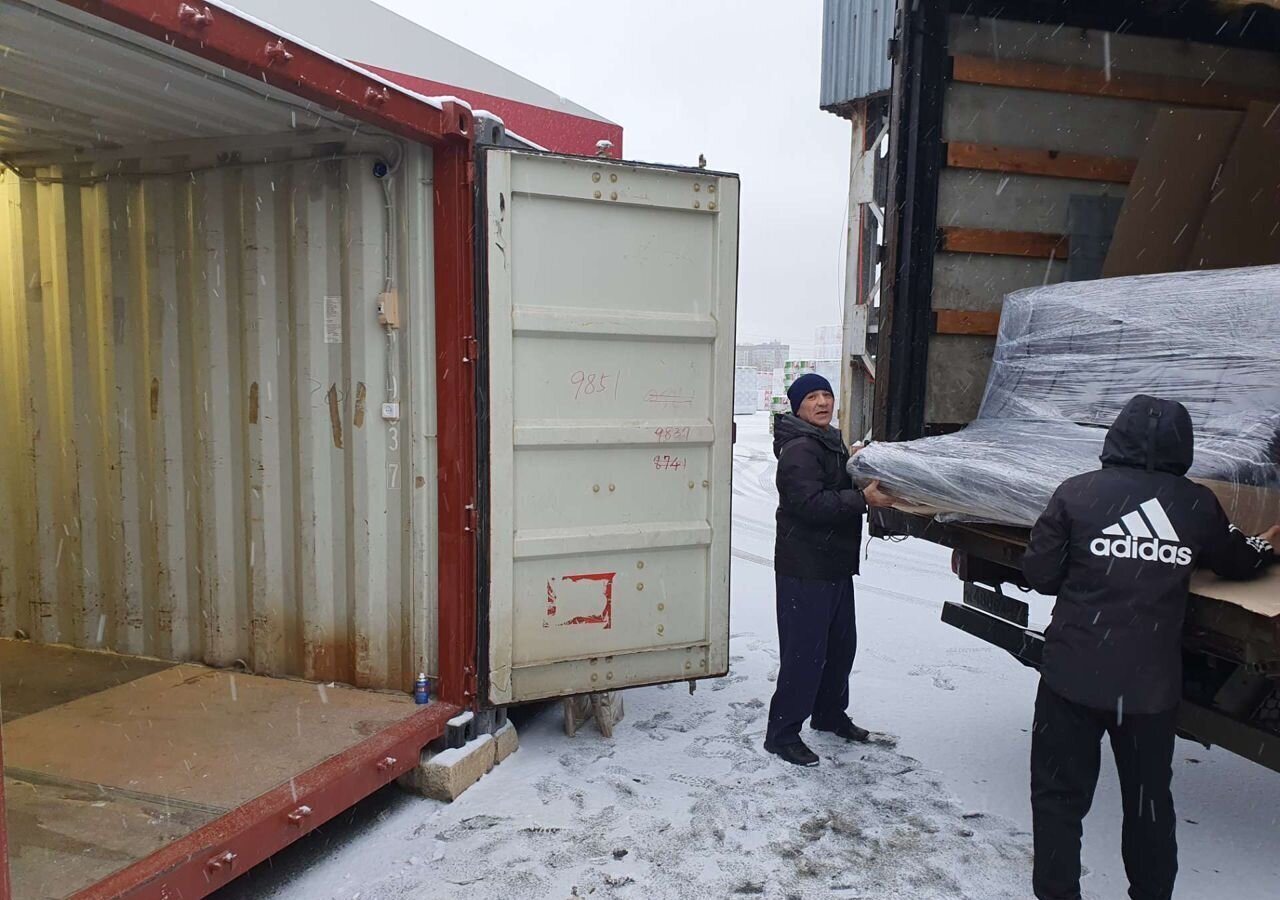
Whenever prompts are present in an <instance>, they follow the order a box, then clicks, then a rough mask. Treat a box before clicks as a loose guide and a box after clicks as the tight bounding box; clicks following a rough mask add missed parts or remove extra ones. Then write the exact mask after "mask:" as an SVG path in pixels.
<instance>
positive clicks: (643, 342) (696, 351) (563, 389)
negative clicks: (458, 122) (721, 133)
mask: <svg viewBox="0 0 1280 900" xmlns="http://www.w3.org/2000/svg"><path fill="white" fill-rule="evenodd" d="M479 196H480V198H481V200H480V202H481V204H482V205H483V207H484V208H483V210H482V211H481V215H480V216H479V217H478V218H479V221H480V222H482V223H483V224H484V226H485V228H486V233H485V235H484V242H483V243H482V244H481V245H480V246H481V247H483V248H484V249H483V250H482V251H481V259H482V265H481V270H482V271H481V272H480V273H479V274H480V282H479V284H480V290H479V292H478V296H479V298H480V299H479V306H480V308H479V310H478V312H479V317H480V320H481V328H480V342H481V346H482V347H483V348H484V350H483V351H482V353H481V359H480V361H481V362H482V363H485V365H482V366H480V370H481V371H480V376H481V387H480V397H479V400H480V408H481V410H482V414H481V420H482V425H481V435H480V440H481V444H482V446H481V459H482V464H481V472H482V474H481V479H482V481H483V482H486V483H483V484H482V485H481V487H482V489H481V491H480V497H481V501H480V536H481V538H482V541H484V542H485V543H487V547H485V546H483V545H482V548H481V554H480V558H481V560H482V563H481V565H482V566H485V567H486V568H487V572H482V577H481V579H480V584H481V585H482V586H484V587H483V589H484V590H486V591H487V595H488V596H487V616H488V619H487V628H485V627H482V628H481V636H482V639H483V638H485V637H486V636H487V640H488V647H487V657H488V689H487V697H488V699H489V701H490V702H491V703H494V704H506V703H513V702H520V701H525V700H533V699H538V698H545V697H554V696H567V695H572V694H578V693H586V692H591V691H605V690H613V689H617V688H623V687H630V686H635V685H640V684H653V683H660V682H668V681H675V680H681V679H691V678H703V677H708V676H714V675H723V674H724V673H726V672H727V671H728V664H729V663H728V660H729V647H728V644H729V640H728V639H729V558H730V546H729V528H730V490H731V488H730V480H731V474H732V468H731V467H732V440H733V438H732V428H733V353H734V317H735V304H736V294H737V255H738V250H737V242H738V180H737V178H736V176H732V175H724V174H719V173H712V172H708V171H706V170H698V169H693V170H689V169H673V168H659V167H654V166H641V165H636V164H634V163H621V162H615V161H611V160H606V159H590V158H576V157H561V156H552V155H546V154H535V153H523V152H513V151H509V150H497V149H486V150H484V151H483V152H482V154H481V159H480V195H479ZM486 319H487V323H486V321H485V320H486ZM486 332H487V333H486ZM486 382H487V383H486ZM486 417H487V422H486V421H485V419H486ZM486 442H487V444H488V446H487V448H486V447H484V446H483V445H484V444H485V443H486ZM486 450H487V452H485V451H486ZM484 608H486V607H485V606H482V609H484ZM486 631H487V635H486ZM482 658H484V657H483V651H482Z"/></svg>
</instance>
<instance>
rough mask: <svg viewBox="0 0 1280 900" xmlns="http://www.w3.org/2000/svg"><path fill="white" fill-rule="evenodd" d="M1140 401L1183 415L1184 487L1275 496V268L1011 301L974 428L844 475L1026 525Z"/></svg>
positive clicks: (1279, 338) (1126, 281) (886, 447)
mask: <svg viewBox="0 0 1280 900" xmlns="http://www.w3.org/2000/svg"><path fill="white" fill-rule="evenodd" d="M1138 393H1145V394H1152V395H1155V396H1160V397H1167V398H1169V399H1171V400H1178V401H1180V402H1182V403H1183V404H1185V405H1186V407H1187V408H1188V410H1190V412H1191V417H1192V420H1193V421H1194V422H1195V426H1196V456H1195V463H1194V465H1193V466H1192V469H1191V472H1190V475H1191V476H1192V477H1195V478H1200V479H1206V480H1212V481H1221V482H1229V483H1233V484H1237V485H1248V486H1255V487H1264V488H1280V266H1265V267H1257V268H1247V269H1232V270H1225V271H1204V272H1181V273H1174V274H1169V275H1146V276H1140V277H1136V278H1112V279H1103V280H1099V281H1087V282H1068V283H1065V284H1058V285H1053V286H1050V287H1043V288H1032V289H1029V290H1024V291H1019V292H1017V293H1014V294H1011V295H1009V296H1008V297H1006V298H1005V302H1004V311H1003V314H1002V316H1001V320H1000V334H999V339H998V341H997V344H996V350H995V355H994V358H993V361H992V367H991V374H990V376H989V378H988V381H987V389H986V393H985V395H984V397H983V401H982V406H981V409H980V411H979V413H978V418H977V419H975V420H974V421H973V422H972V423H971V424H970V425H969V426H968V427H966V428H965V429H963V430H961V431H959V432H956V433H954V434H949V435H944V436H941V437H934V438H925V439H923V440H918V441H907V442H903V443H879V444H873V445H871V446H870V447H868V448H867V449H866V450H864V451H863V452H862V453H860V454H858V455H857V456H856V457H854V458H853V459H852V460H851V461H850V464H849V470H850V472H851V473H852V474H853V476H854V478H855V479H856V480H857V481H858V482H860V483H866V482H867V481H869V480H871V479H879V480H880V481H881V482H882V483H883V484H884V486H885V487H886V488H887V489H888V490H889V491H891V492H892V493H894V494H895V495H896V496H898V497H901V498H902V499H904V500H905V501H907V503H909V504H911V505H914V506H918V507H921V508H923V509H927V510H930V511H934V512H937V513H938V514H939V516H940V518H944V519H951V520H973V521H990V522H1000V523H1005V524H1009V525H1031V524H1033V523H1034V522H1035V519H1036V517H1037V516H1038V515H1039V514H1040V512H1041V511H1042V510H1043V509H1044V506H1045V504H1046V503H1047V502H1048V500H1049V497H1050V495H1051V494H1052V493H1053V491H1054V490H1055V489H1056V488H1057V486H1058V485H1059V484H1060V483H1061V482H1062V481H1063V480H1065V479H1066V478H1068V477H1070V476H1071V475H1075V474H1078V473H1080V472H1085V471H1088V470H1090V469H1094V468H1097V467H1098V465H1099V462H1098V456H1099V454H1100V453H1101V451H1102V441H1103V437H1104V436H1105V433H1106V429H1107V428H1108V427H1109V426H1110V425H1111V422H1112V421H1113V420H1114V419H1115V416H1116V415H1117V414H1118V413H1119V411H1120V409H1121V407H1123V406H1124V404H1125V402H1126V401H1127V400H1128V399H1129V398H1130V397H1132V396H1133V395H1134V394H1138Z"/></svg>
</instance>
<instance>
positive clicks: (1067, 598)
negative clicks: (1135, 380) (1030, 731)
mask: <svg viewBox="0 0 1280 900" xmlns="http://www.w3.org/2000/svg"><path fill="white" fill-rule="evenodd" d="M1194 449H1195V440H1194V436H1193V431H1192V425H1191V417H1190V415H1189V414H1188V413H1187V410H1186V408H1185V407H1184V406H1183V405H1182V404H1180V403H1174V402H1172V401H1169V400H1160V399H1157V398H1154V397H1147V396H1144V395H1139V396H1137V397H1134V398H1133V399H1132V400H1130V401H1129V403H1128V404H1127V405H1126V406H1125V408H1124V410H1123V411H1122V412H1121V413H1120V415H1119V417H1118V418H1117V419H1116V421H1115V424H1114V425H1112V426H1111V429H1110V431H1108V432H1107V438H1106V442H1105V443H1104V445H1103V451H1102V457H1101V458H1102V468H1101V469H1100V470H1097V471H1094V472H1088V473H1086V474H1083V475H1077V476H1075V477H1074V478H1069V479H1067V480H1066V481H1065V482H1063V484H1062V486H1061V487H1059V488H1058V490H1057V492H1056V493H1054V495H1053V498H1052V499H1051V500H1050V501H1049V505H1048V507H1047V508H1046V509H1045V511H1044V514H1043V515H1041V516H1040V519H1039V521H1037V522H1036V524H1035V527H1034V528H1033V529H1032V531H1031V542H1030V545H1029V546H1028V548H1027V552H1026V555H1025V557H1024V558H1023V562H1022V567H1023V571H1024V572H1025V573H1026V576H1027V579H1028V580H1029V581H1030V583H1031V585H1032V586H1033V587H1034V588H1035V589H1036V590H1037V591H1040V592H1041V593H1044V594H1057V595H1058V600H1057V603H1056V605H1055V606H1054V610H1053V622H1052V623H1051V624H1050V625H1049V627H1048V628H1047V629H1046V630H1045V646H1044V660H1043V664H1042V666H1041V670H1040V672H1041V676H1042V677H1043V678H1044V681H1045V684H1046V685H1048V687H1049V688H1050V689H1051V690H1053V691H1054V692H1055V693H1057V694H1059V695H1061V696H1063V697H1066V698H1067V699H1068V700H1072V701H1074V702H1076V703H1080V704H1083V705H1085V706H1090V707H1094V708H1097V709H1106V710H1110V711H1115V712H1118V713H1119V714H1121V715H1123V714H1125V713H1135V714H1143V713H1158V712H1166V711H1168V710H1170V709H1172V708H1173V707H1175V706H1177V705H1178V702H1179V700H1180V699H1181V697H1182V626H1183V620H1184V618H1185V616H1186V608H1187V597H1188V593H1189V590H1190V582H1191V574H1192V572H1193V571H1194V570H1195V569H1196V568H1197V567H1198V566H1204V567H1208V568H1210V569H1212V570H1213V571H1214V572H1216V573H1217V574H1218V575H1220V576H1222V577H1225V578H1233V579H1247V578H1252V577H1256V576H1258V575H1261V574H1262V572H1263V571H1264V569H1265V568H1266V567H1267V566H1268V565H1270V564H1271V563H1273V562H1274V561H1275V555H1274V553H1273V552H1272V548H1271V546H1270V545H1269V544H1267V543H1266V542H1265V541H1263V540H1261V539H1259V538H1249V537H1247V536H1245V535H1244V534H1242V533H1241V532H1240V531H1239V530H1237V529H1236V528H1235V527H1234V526H1232V525H1231V523H1230V522H1229V521H1228V520H1227V516H1226V514H1225V513H1224V512H1223V511H1222V506H1221V505H1220V504H1219V503H1218V499H1217V497H1215V496H1214V495H1213V492H1212V491H1210V490H1209V489H1208V488H1207V487H1204V486H1203V485H1199V484H1196V483H1195V482H1193V481H1191V480H1190V479H1188V478H1186V477H1184V476H1185V474H1186V472H1187V470H1188V469H1189V468H1190V467H1191V459H1192V456H1193V455H1194Z"/></svg>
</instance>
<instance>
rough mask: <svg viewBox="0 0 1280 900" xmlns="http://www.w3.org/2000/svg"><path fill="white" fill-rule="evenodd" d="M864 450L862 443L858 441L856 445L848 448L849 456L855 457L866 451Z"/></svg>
mask: <svg viewBox="0 0 1280 900" xmlns="http://www.w3.org/2000/svg"><path fill="white" fill-rule="evenodd" d="M866 449H867V448H866V447H865V446H864V445H863V443H862V442H861V441H859V442H858V443H856V444H854V445H853V446H852V447H850V448H849V455H850V456H857V455H858V454H859V453H861V452H862V451H863V450H866Z"/></svg>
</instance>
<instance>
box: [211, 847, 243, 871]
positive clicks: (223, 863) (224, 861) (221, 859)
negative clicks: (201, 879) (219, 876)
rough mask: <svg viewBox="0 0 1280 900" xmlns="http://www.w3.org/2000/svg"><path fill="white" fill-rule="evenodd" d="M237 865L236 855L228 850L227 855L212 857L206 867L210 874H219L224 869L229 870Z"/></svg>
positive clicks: (220, 854) (221, 854)
mask: <svg viewBox="0 0 1280 900" xmlns="http://www.w3.org/2000/svg"><path fill="white" fill-rule="evenodd" d="M235 864H236V855H235V854H234V853H232V852H231V851H230V850H228V851H227V852H226V853H219V854H218V855H217V856H214V857H211V858H210V860H209V861H208V862H207V863H205V864H204V867H205V868H206V869H208V870H209V871H210V872H217V871H220V870H222V869H229V868H231V867H232V866H234V865H235Z"/></svg>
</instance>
